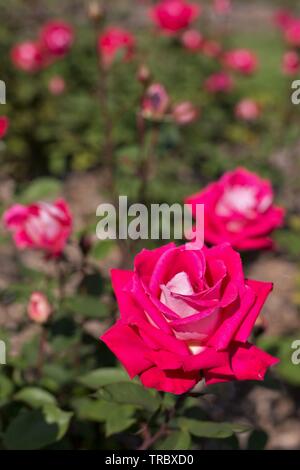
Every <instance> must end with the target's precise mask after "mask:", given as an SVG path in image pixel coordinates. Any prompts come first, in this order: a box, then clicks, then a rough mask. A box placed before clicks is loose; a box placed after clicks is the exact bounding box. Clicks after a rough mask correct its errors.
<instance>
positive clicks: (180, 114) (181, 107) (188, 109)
mask: <svg viewBox="0 0 300 470" xmlns="http://www.w3.org/2000/svg"><path fill="white" fill-rule="evenodd" d="M172 116H173V119H174V121H175V122H176V123H177V124H179V125H181V126H185V125H187V124H190V123H192V122H194V121H196V119H197V118H198V116H199V110H198V109H197V108H196V106H194V105H193V103H191V102H190V101H183V102H182V103H178V104H176V105H175V106H174V107H173V110H172Z"/></svg>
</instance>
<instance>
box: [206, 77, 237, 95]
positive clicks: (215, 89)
mask: <svg viewBox="0 0 300 470" xmlns="http://www.w3.org/2000/svg"><path fill="white" fill-rule="evenodd" d="M233 86H234V84H233V80H232V78H231V76H230V75H229V74H228V73H226V72H217V73H214V74H212V75H211V76H210V77H208V78H207V79H206V80H205V83H204V88H205V89H206V91H208V92H209V93H229V92H230V91H231V90H232V89H233Z"/></svg>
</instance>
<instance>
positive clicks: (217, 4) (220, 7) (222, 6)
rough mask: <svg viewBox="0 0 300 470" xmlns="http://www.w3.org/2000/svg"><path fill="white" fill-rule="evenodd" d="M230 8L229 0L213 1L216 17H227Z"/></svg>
mask: <svg viewBox="0 0 300 470" xmlns="http://www.w3.org/2000/svg"><path fill="white" fill-rule="evenodd" d="M231 8H232V5H231V0H214V3H213V9H214V11H215V13H217V14H218V15H227V14H228V13H230V11H231Z"/></svg>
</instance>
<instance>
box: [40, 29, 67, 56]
mask: <svg viewBox="0 0 300 470" xmlns="http://www.w3.org/2000/svg"><path fill="white" fill-rule="evenodd" d="M40 40H41V44H42V46H43V47H44V49H45V50H46V52H47V53H48V54H49V55H51V56H54V57H61V56H64V55H65V54H66V53H67V52H69V50H70V49H71V46H72V44H73V42H74V31H73V28H72V27H71V26H70V25H69V24H67V23H65V22H64V21H49V22H48V23H46V24H45V25H44V26H43V28H42V30H41V33H40Z"/></svg>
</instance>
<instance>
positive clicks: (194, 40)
mask: <svg viewBox="0 0 300 470" xmlns="http://www.w3.org/2000/svg"><path fill="white" fill-rule="evenodd" d="M202 41H203V37H202V35H201V34H200V33H199V31H197V30H196V29H188V30H187V31H185V32H184V33H183V35H182V36H181V42H182V44H183V46H184V47H185V48H186V49H188V50H189V51H191V52H197V51H199V50H200V47H201V45H202Z"/></svg>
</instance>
